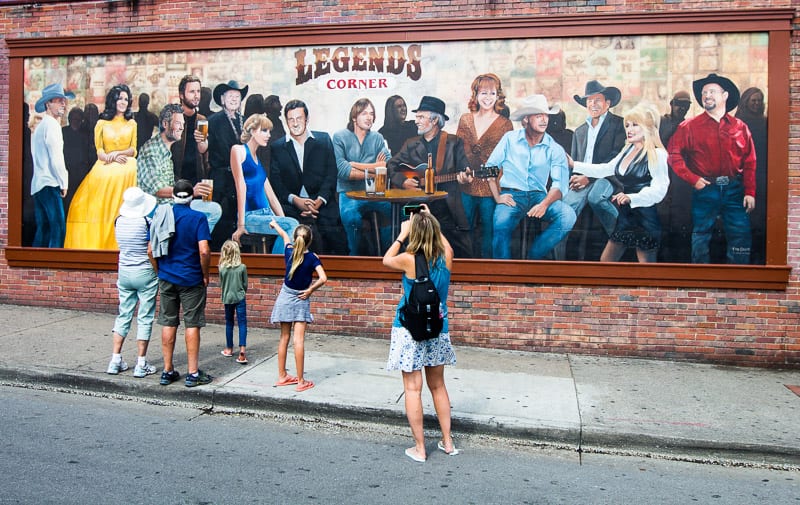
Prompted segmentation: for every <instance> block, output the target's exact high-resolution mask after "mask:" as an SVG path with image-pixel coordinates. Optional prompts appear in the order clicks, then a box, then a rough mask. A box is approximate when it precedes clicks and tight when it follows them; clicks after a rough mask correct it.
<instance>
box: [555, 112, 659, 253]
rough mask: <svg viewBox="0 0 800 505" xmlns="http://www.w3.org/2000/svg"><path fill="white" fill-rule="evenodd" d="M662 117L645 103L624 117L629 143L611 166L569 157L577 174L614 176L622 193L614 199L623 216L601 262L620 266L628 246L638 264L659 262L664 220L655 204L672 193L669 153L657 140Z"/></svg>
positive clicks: (627, 141)
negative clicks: (670, 190)
mask: <svg viewBox="0 0 800 505" xmlns="http://www.w3.org/2000/svg"><path fill="white" fill-rule="evenodd" d="M658 117H659V116H658V112H656V110H655V109H653V108H652V107H649V106H645V105H642V104H639V105H637V106H636V107H634V108H633V109H632V110H631V111H630V112H628V113H627V114H625V117H624V120H625V134H626V136H627V140H626V144H625V146H624V147H623V148H622V151H620V153H619V154H618V155H617V156H616V157H615V158H614V159H613V160H611V161H609V162H608V163H601V164H596V165H593V164H590V163H583V162H580V161H575V162H573V160H572V158H569V157H568V160H569V164H570V167H571V168H573V169H574V170H573V173H578V174H583V175H587V176H589V177H597V178H600V177H607V176H609V175H613V176H614V177H615V178H616V180H617V181H618V183H619V184H617V185H616V186H617V188H619V187H620V186H621V188H622V189H621V191H620V190H619V189H617V190H616V194H614V196H612V197H611V201H612V202H613V203H614V204H615V205H616V206H617V207H618V208H619V217H617V226H616V228H614V232H613V233H612V234H611V236H610V237H609V239H608V243H606V247H605V249H604V250H603V254H602V255H601V256H600V261H619V260H620V258H622V255H623V254H625V251H626V249H628V248H629V247H635V248H636V257H637V258H638V259H639V262H640V263H652V262H655V261H656V260H657V258H658V248H659V247H660V245H661V221H660V219H659V217H658V211H657V210H656V204H657V203H659V202H660V201H661V200H663V199H664V196H665V195H666V194H667V189H668V188H669V174H668V172H667V151H666V149H664V146H663V145H662V144H661V138H660V137H659V135H658Z"/></svg>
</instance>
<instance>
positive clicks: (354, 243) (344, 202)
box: [339, 191, 392, 256]
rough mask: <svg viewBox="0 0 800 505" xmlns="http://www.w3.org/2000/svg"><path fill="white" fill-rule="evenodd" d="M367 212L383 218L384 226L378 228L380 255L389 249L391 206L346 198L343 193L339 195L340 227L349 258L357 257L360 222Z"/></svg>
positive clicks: (385, 203)
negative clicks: (345, 237)
mask: <svg viewBox="0 0 800 505" xmlns="http://www.w3.org/2000/svg"><path fill="white" fill-rule="evenodd" d="M369 212H377V213H378V215H379V216H381V217H383V223H385V224H384V226H381V227H380V231H379V234H380V239H381V243H380V249H381V254H383V251H385V250H386V249H388V248H389V245H390V242H391V239H392V237H391V234H392V226H391V223H392V206H391V204H390V203H389V202H371V201H368V200H355V199H353V198H348V197H347V193H345V192H344V191H342V192H340V193H339V215H340V216H341V218H342V226H344V232H345V235H346V236H347V247H348V248H349V249H350V256H357V255H358V247H359V245H360V244H361V220H362V218H363V217H364V216H365V215H368V213H369Z"/></svg>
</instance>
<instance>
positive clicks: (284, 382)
mask: <svg viewBox="0 0 800 505" xmlns="http://www.w3.org/2000/svg"><path fill="white" fill-rule="evenodd" d="M298 382H299V381H298V380H297V377H292V376H291V375H289V374H286V375H284V376H283V378H282V379H281V378H279V379H278V382H276V383H275V386H291V385H292V384H297V383H298Z"/></svg>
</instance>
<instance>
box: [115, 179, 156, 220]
mask: <svg viewBox="0 0 800 505" xmlns="http://www.w3.org/2000/svg"><path fill="white" fill-rule="evenodd" d="M155 206H156V197H154V196H153V195H148V194H147V193H145V192H144V191H142V190H141V188H137V187H136V186H134V187H132V188H128V189H126V190H125V192H124V193H122V205H121V206H120V208H119V215H120V216H124V217H145V216H149V215H150V213H151V212H152V211H153V209H154V208H155Z"/></svg>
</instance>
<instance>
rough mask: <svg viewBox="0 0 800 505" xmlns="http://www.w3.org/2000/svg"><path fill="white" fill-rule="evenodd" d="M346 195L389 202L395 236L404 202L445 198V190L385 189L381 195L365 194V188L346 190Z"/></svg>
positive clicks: (422, 201) (359, 198)
mask: <svg viewBox="0 0 800 505" xmlns="http://www.w3.org/2000/svg"><path fill="white" fill-rule="evenodd" d="M346 195H347V197H348V198H352V199H353V200H369V201H371V202H389V203H390V204H391V205H392V238H394V237H397V232H398V230H399V229H400V220H401V217H402V216H401V214H402V212H403V206H404V205H405V204H407V203H427V202H432V201H434V200H441V199H442V198H447V191H436V192H435V193H432V194H427V193H425V192H424V191H422V190H421V189H387V190H386V192H385V193H384V194H382V195H372V194H370V195H367V192H366V190H355V191H348V192H347V193H346ZM378 243H380V241H379V242H378Z"/></svg>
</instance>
